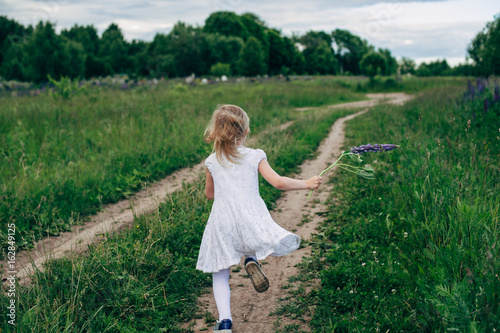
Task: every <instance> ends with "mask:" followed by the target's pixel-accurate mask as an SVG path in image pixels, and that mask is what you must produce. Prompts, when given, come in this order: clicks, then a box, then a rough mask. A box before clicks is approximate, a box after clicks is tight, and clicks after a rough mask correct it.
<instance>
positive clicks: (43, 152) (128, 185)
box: [0, 82, 360, 248]
mask: <svg viewBox="0 0 500 333" xmlns="http://www.w3.org/2000/svg"><path fill="white" fill-rule="evenodd" d="M301 98H304V99H307V100H309V99H314V100H315V103H316V104H330V103H338V102H340V101H344V100H349V101H351V100H355V99H359V98H360V95H359V94H357V93H354V92H351V91H350V90H349V89H347V88H344V87H342V86H341V85H339V84H336V83H332V84H325V85H318V84H310V83H309V82H293V83H286V82H268V83H265V84H259V83H242V84H224V85H213V86H198V87H189V86H184V85H181V84H177V85H175V84H173V83H171V82H165V83H161V84H159V85H158V86H154V87H152V88H147V87H139V88H134V89H131V90H113V89H108V88H99V87H86V88H85V89H83V92H81V93H80V94H79V95H76V96H75V97H73V98H72V99H70V100H64V99H53V98H52V97H51V96H49V95H41V96H37V97H29V96H25V97H2V98H1V100H2V102H1V103H0V105H1V106H0V160H1V163H0V182H1V184H2V185H1V195H0V220H3V221H10V222H11V223H15V224H16V228H17V236H18V239H17V240H16V241H17V246H19V247H21V248H22V247H25V246H28V247H29V246H31V245H32V243H33V242H34V241H35V240H36V239H38V238H40V237H42V236H44V235H53V236H55V235H58V234H59V233H60V232H61V231H66V230H70V229H71V227H72V226H73V225H75V224H79V223H81V222H82V220H85V219H86V217H87V216H88V215H89V214H93V213H95V212H96V211H97V210H99V209H100V207H102V205H104V204H106V203H110V202H115V201H117V200H119V199H122V198H124V197H127V196H129V195H130V194H132V193H133V192H134V191H136V190H138V189H139V188H140V187H142V186H143V185H144V183H147V182H150V181H152V180H155V179H158V178H161V177H164V176H165V175H168V174H170V173H172V172H173V171H175V170H176V169H179V168H182V167H186V166H189V165H193V164H195V163H198V162H200V161H201V160H202V159H203V158H204V157H205V156H206V155H207V153H208V152H209V147H208V146H207V145H205V144H204V142H203V140H201V137H202V134H203V130H204V126H205V125H206V123H207V121H208V118H209V117H210V115H211V112H212V110H213V109H215V107H216V105H217V104H218V103H233V104H238V105H241V106H242V107H243V108H244V109H246V110H249V114H250V117H251V118H252V131H253V133H258V132H259V131H260V129H261V128H263V127H264V126H266V125H268V124H270V123H275V124H279V123H282V122H284V121H287V120H290V119H292V118H293V117H294V115H293V113H290V111H289V110H290V108H291V107H294V106H300V105H302V104H301V103H300V100H301ZM6 240H7V237H6V230H4V229H2V230H0V243H1V244H2V245H5V244H6ZM4 248H5V247H4Z"/></svg>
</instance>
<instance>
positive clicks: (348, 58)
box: [332, 29, 374, 75]
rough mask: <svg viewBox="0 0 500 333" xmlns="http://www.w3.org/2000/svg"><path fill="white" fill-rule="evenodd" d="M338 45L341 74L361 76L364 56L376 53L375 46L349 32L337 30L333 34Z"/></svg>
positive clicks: (337, 52) (337, 53)
mask: <svg viewBox="0 0 500 333" xmlns="http://www.w3.org/2000/svg"><path fill="white" fill-rule="evenodd" d="M332 38H333V40H334V42H335V45H336V49H337V50H336V56H337V59H338V61H339V67H340V72H341V73H351V74H354V75H359V74H361V69H360V62H361V59H362V58H363V56H364V55H366V54H367V53H368V52H371V51H374V48H373V46H371V45H369V44H368V42H367V41H366V40H364V39H361V38H360V37H358V36H356V35H353V34H352V33H350V32H349V31H347V30H341V29H336V30H334V31H333V32H332Z"/></svg>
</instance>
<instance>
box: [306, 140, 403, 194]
mask: <svg viewBox="0 0 500 333" xmlns="http://www.w3.org/2000/svg"><path fill="white" fill-rule="evenodd" d="M397 147H399V146H398V145H395V144H375V145H372V144H371V143H369V144H367V145H361V146H359V147H352V148H351V151H344V152H342V154H341V155H340V157H339V158H338V159H337V160H336V161H335V162H334V163H333V164H332V165H330V166H329V167H328V168H326V169H325V170H323V171H322V172H321V173H320V174H319V176H320V177H321V176H322V175H323V174H324V173H325V172H327V171H328V170H330V169H331V168H333V167H334V166H338V167H339V168H341V169H344V170H346V171H349V172H352V173H355V174H357V175H358V176H360V177H363V178H365V179H374V178H375V176H374V173H375V170H374V169H373V168H372V167H371V166H369V165H365V166H364V167H358V166H352V165H349V164H337V163H338V161H340V159H341V158H342V157H344V156H349V158H350V159H351V160H353V161H356V162H358V163H361V162H363V159H362V157H361V155H363V154H364V153H370V152H379V151H389V150H393V149H394V148H397ZM312 193H313V191H312V190H311V192H310V193H309V196H308V197H307V198H308V199H309V198H310V197H311V195H312Z"/></svg>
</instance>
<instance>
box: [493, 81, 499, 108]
mask: <svg viewBox="0 0 500 333" xmlns="http://www.w3.org/2000/svg"><path fill="white" fill-rule="evenodd" d="M493 102H495V103H498V102H500V88H499V87H498V83H496V82H495V94H494V95H493Z"/></svg>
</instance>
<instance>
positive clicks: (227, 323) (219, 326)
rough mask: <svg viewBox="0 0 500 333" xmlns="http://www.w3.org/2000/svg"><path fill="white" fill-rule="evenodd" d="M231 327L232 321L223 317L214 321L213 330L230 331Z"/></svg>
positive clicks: (227, 332)
mask: <svg viewBox="0 0 500 333" xmlns="http://www.w3.org/2000/svg"><path fill="white" fill-rule="evenodd" d="M232 327H233V322H232V321H231V320H229V319H223V320H221V321H217V322H216V323H215V326H214V332H225V333H231V332H232Z"/></svg>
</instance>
